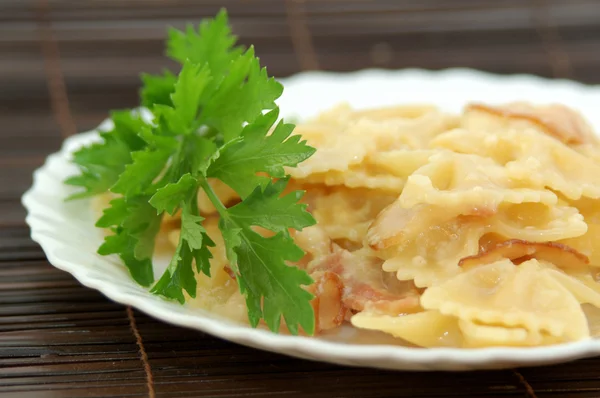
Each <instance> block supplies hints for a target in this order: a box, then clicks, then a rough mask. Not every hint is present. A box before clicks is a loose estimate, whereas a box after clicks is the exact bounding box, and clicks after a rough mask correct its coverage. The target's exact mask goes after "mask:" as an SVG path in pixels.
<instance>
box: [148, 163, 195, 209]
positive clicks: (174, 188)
mask: <svg viewBox="0 0 600 398" xmlns="http://www.w3.org/2000/svg"><path fill="white" fill-rule="evenodd" d="M197 185H198V184H197V182H196V179H195V178H194V177H192V175H191V174H190V173H186V174H184V175H182V176H181V178H180V179H179V181H177V182H175V183H169V184H167V185H165V186H164V187H162V188H160V189H159V190H157V191H156V193H155V194H154V195H153V196H152V197H151V198H150V204H151V205H152V206H154V208H156V210H158V212H159V213H162V212H163V211H166V212H167V213H169V214H171V215H173V214H175V210H177V208H178V207H179V205H180V203H181V202H182V201H184V200H189V198H190V197H192V195H193V193H194V192H196V189H197Z"/></svg>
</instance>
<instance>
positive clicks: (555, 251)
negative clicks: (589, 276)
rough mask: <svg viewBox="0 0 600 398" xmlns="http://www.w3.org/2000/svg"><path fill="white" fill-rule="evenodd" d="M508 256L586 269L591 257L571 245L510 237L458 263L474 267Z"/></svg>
mask: <svg viewBox="0 0 600 398" xmlns="http://www.w3.org/2000/svg"><path fill="white" fill-rule="evenodd" d="M503 258H508V259H510V260H512V261H513V262H514V263H515V264H520V263H522V262H524V261H527V260H530V259H532V258H535V259H537V260H543V261H548V262H549V263H552V264H554V265H556V266H557V267H559V268H566V269H582V268H583V269H585V268H586V267H587V265H588V264H589V263H590V260H589V258H588V257H587V256H586V255H585V254H582V253H580V252H578V251H577V250H575V249H573V248H572V247H570V246H567V245H563V244H562V243H556V242H529V241H525V240H520V239H510V240H506V241H503V242H498V243H491V244H490V245H489V246H487V247H481V248H480V250H479V253H477V254H476V255H474V256H468V257H464V258H462V259H461V260H460V261H459V262H458V265H459V266H461V267H472V266H476V265H482V264H490V263H493V262H495V261H498V260H501V259H503Z"/></svg>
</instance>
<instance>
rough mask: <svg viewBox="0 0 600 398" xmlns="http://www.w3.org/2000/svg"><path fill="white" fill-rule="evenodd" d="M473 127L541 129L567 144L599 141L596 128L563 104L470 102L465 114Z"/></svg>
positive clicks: (469, 124)
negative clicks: (595, 133)
mask: <svg viewBox="0 0 600 398" xmlns="http://www.w3.org/2000/svg"><path fill="white" fill-rule="evenodd" d="M462 125H463V126H464V127H466V128H467V129H469V130H472V131H477V130H484V131H505V130H510V129H515V130H527V129H532V128H533V129H537V130H539V131H541V132H543V133H545V134H547V135H549V136H551V137H553V138H555V139H557V140H559V141H561V142H562V143H564V144H566V145H580V144H589V143H593V144H596V143H597V138H596V136H595V135H594V130H593V129H592V128H591V127H590V125H589V124H588V123H587V122H586V121H585V119H584V118H583V117H582V116H581V115H580V114H579V113H578V112H576V111H574V110H573V109H571V108H568V107H566V106H564V105H560V104H550V105H541V106H535V105H532V104H529V103H526V102H513V103H509V104H505V105H499V106H492V105H484V104H475V103H474V104H469V105H468V106H467V107H466V108H465V110H464V112H463V118H462Z"/></svg>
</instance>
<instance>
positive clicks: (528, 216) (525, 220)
mask: <svg viewBox="0 0 600 398" xmlns="http://www.w3.org/2000/svg"><path fill="white" fill-rule="evenodd" d="M587 230H588V225H587V224H586V222H585V220H584V218H583V216H582V215H581V214H580V213H579V211H578V210H577V209H576V208H574V207H570V206H560V205H554V206H552V205H546V204H543V203H519V204H512V203H506V204H502V205H501V206H500V208H499V209H498V212H497V213H496V214H495V216H494V217H491V218H490V221H489V227H488V231H489V232H495V233H497V234H500V235H503V236H506V237H510V238H514V239H522V240H527V241H531V242H547V241H555V240H560V239H568V238H573V237H578V236H582V235H583V234H585V233H586V232H587Z"/></svg>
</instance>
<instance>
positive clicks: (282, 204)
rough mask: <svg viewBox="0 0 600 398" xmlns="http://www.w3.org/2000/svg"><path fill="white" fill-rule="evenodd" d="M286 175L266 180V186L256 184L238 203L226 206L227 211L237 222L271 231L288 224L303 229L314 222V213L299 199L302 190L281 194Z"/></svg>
mask: <svg viewBox="0 0 600 398" xmlns="http://www.w3.org/2000/svg"><path fill="white" fill-rule="evenodd" d="M286 184H287V179H281V180H278V181H277V182H275V183H272V182H269V183H268V184H267V186H266V187H264V189H263V188H261V187H260V186H257V187H256V188H255V189H254V191H253V192H252V193H251V194H250V195H249V196H248V197H247V198H246V199H245V200H244V201H243V202H241V203H239V204H237V205H235V206H233V207H231V208H229V209H228V210H227V213H228V214H229V216H230V218H231V219H232V220H234V221H235V222H236V224H238V225H244V226H245V227H247V228H249V227H251V226H253V225H255V226H258V227H263V228H266V229H268V230H271V231H273V232H284V231H286V230H287V228H294V229H297V230H302V228H305V227H308V226H311V225H314V224H315V219H314V218H313V216H312V215H311V214H310V213H309V212H307V211H306V207H307V205H306V204H300V203H298V201H299V200H300V199H301V198H302V195H303V192H301V191H295V192H291V193H288V194H287V195H285V196H283V197H282V196H281V194H282V192H283V190H284V189H285V187H286Z"/></svg>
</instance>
